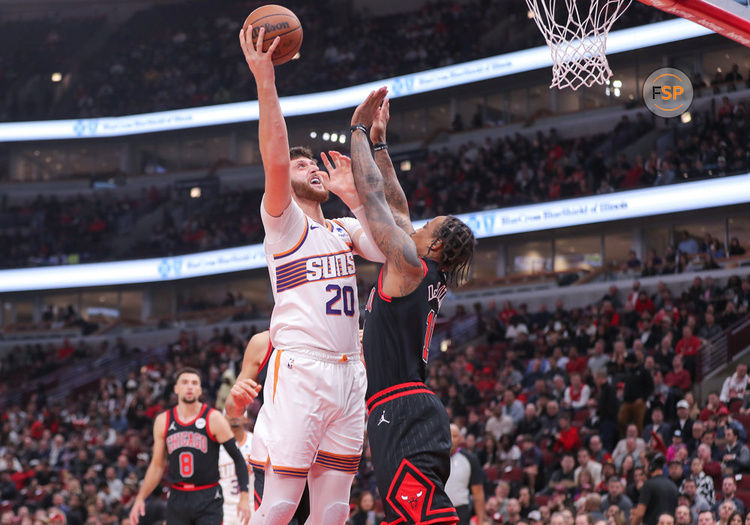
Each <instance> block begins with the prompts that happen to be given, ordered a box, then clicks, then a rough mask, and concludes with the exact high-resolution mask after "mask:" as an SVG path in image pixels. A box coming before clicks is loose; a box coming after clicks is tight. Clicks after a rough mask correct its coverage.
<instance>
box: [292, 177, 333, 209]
mask: <svg viewBox="0 0 750 525" xmlns="http://www.w3.org/2000/svg"><path fill="white" fill-rule="evenodd" d="M292 191H293V192H294V194H295V195H296V196H297V198H299V199H303V200H307V201H313V202H317V203H318V204H321V203H324V202H326V201H327V200H328V197H329V195H328V190H327V189H325V188H323V189H320V190H319V189H316V188H313V187H312V185H311V184H310V183H309V182H307V181H305V182H299V181H296V180H292Z"/></svg>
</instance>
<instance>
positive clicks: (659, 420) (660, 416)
mask: <svg viewBox="0 0 750 525" xmlns="http://www.w3.org/2000/svg"><path fill="white" fill-rule="evenodd" d="M652 434H657V435H658V436H659V437H660V438H661V439H662V441H663V442H664V444H668V443H669V442H670V441H671V439H672V427H671V426H670V425H668V424H667V423H665V422H664V411H663V410H662V408H661V407H660V406H655V407H654V408H652V409H651V423H649V424H648V425H646V427H645V428H644V429H643V439H644V441H645V440H650V439H651V435H652Z"/></svg>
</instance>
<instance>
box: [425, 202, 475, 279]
mask: <svg viewBox="0 0 750 525" xmlns="http://www.w3.org/2000/svg"><path fill="white" fill-rule="evenodd" d="M437 241H442V243H443V250H442V252H441V253H440V261H439V264H440V269H441V270H442V271H443V272H444V273H445V280H446V282H447V284H448V285H450V286H456V285H458V284H461V283H463V282H464V281H465V280H466V279H467V277H468V273H469V267H470V266H471V260H472V258H473V257H474V245H475V244H476V240H475V239H474V234H473V233H472V231H471V228H469V227H468V226H467V225H466V224H464V223H463V222H462V221H461V220H460V219H457V218H456V217H454V216H453V215H448V216H447V217H446V218H445V221H443V224H441V225H440V228H439V229H438V231H437V233H436V234H435V239H434V240H433V241H432V243H433V244H435V243H436V242H437ZM430 248H432V246H430Z"/></svg>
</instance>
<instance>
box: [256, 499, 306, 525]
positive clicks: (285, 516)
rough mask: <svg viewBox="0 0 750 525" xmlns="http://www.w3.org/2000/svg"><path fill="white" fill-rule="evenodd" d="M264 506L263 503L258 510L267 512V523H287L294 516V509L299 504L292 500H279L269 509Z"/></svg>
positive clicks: (267, 524)
mask: <svg viewBox="0 0 750 525" xmlns="http://www.w3.org/2000/svg"><path fill="white" fill-rule="evenodd" d="M262 507H263V506H262V505H261V508H260V509H258V511H259V512H261V513H262V514H265V520H264V521H263V523H264V524H265V525H287V524H288V523H289V520H291V519H292V516H294V511H295V510H297V504H296V503H294V502H292V501H277V502H275V503H274V504H272V505H270V506H269V508H268V509H267V510H264V509H263V508H262Z"/></svg>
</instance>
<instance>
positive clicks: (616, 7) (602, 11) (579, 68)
mask: <svg viewBox="0 0 750 525" xmlns="http://www.w3.org/2000/svg"><path fill="white" fill-rule="evenodd" d="M631 2H632V0H589V1H587V2H582V1H580V0H578V1H577V0H526V4H527V5H528V6H529V10H530V12H529V16H532V15H533V18H534V22H536V25H537V26H538V27H539V29H540V30H541V32H542V35H543V36H544V40H545V41H546V42H547V45H548V46H549V48H550V53H551V54H552V62H553V64H552V84H551V85H550V88H551V87H558V88H559V89H563V88H566V87H569V88H571V89H573V90H576V89H578V88H579V87H581V86H587V87H590V86H592V85H593V84H604V83H605V82H606V81H608V80H609V78H610V77H611V76H612V70H611V69H609V64H608V63H607V35H608V34H609V30H610V29H611V28H612V24H614V23H615V20H617V19H618V18H619V17H620V15H622V13H623V12H625V10H626V9H627V8H628V7H629V6H630V3H631Z"/></svg>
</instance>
